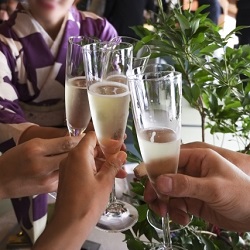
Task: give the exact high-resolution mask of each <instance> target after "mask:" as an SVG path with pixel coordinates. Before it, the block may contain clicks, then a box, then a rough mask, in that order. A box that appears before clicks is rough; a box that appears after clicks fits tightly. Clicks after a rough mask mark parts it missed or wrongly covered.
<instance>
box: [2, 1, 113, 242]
mask: <svg viewBox="0 0 250 250" xmlns="http://www.w3.org/2000/svg"><path fill="white" fill-rule="evenodd" d="M76 35H81V36H88V37H96V38H99V39H100V40H103V41H108V40H110V39H111V38H112V37H114V36H116V35H117V32H116V30H115V28H114V27H113V26H112V25H111V24H110V23H109V22H108V21H107V20H106V19H105V18H101V17H99V16H97V15H95V14H94V13H90V12H81V11H79V10H78V9H77V8H76V7H75V5H74V1H73V0H39V1H37V0H27V1H23V2H22V3H19V4H18V6H17V9H16V11H15V12H14V13H13V14H12V15H11V16H10V18H9V19H8V20H7V21H5V22H3V23H2V24H1V25H0V62H1V67H0V152H5V151H6V150H8V149H10V148H11V147H14V146H16V145H18V144H21V143H23V142H25V141H28V140H30V139H32V138H44V139H49V138H57V137H63V136H65V135H66V134H67V129H66V128H65V107H64V84H65V60H66V50H67V42H68V38H69V37H70V36H76ZM12 203H13V206H14V208H15V212H16V216H17V220H18V221H19V223H20V225H21V226H22V228H23V229H24V230H25V232H27V233H28V234H29V236H30V238H31V240H32V241H35V240H36V239H37V238H38V236H39V235H40V234H41V232H42V231H43V229H44V227H45V224H46V220H47V195H46V194H44V195H38V196H34V197H33V199H32V198H30V197H24V198H22V199H12Z"/></svg>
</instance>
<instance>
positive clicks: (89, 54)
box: [83, 43, 138, 232]
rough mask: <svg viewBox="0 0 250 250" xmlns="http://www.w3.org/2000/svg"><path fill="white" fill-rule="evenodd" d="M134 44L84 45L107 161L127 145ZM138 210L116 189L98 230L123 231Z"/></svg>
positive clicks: (94, 117) (91, 98) (96, 124)
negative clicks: (129, 75) (118, 195)
mask: <svg viewBox="0 0 250 250" xmlns="http://www.w3.org/2000/svg"><path fill="white" fill-rule="evenodd" d="M132 49H133V47H132V45H131V44H125V43H121V44H119V45H116V46H113V45H112V43H97V44H90V45H86V46H84V50H83V51H84V59H85V60H84V62H85V70H86V77H87V84H88V97H89V104H90V110H91V115H92V120H93V124H94V128H95V132H96V136H97V139H98V142H99V144H100V147H101V149H102V151H103V153H104V155H105V157H106V158H108V157H109V156H110V155H112V154H115V153H117V152H118V151H119V150H120V149H121V147H122V144H123V142H124V136H125V129H126V124H127V118H128V113H129V102H130V93H129V89H128V86H127V78H126V71H127V70H128V69H129V67H131V65H132ZM137 217H138V213H137V210H136V209H135V208H134V207H133V206H132V205H130V204H128V203H125V202H123V201H118V200H117V199H116V195H115V187H114V188H113V192H112V193H111V195H110V201H109V204H108V206H107V209H106V211H105V213H104V214H103V215H102V216H101V218H100V221H99V223H98V224H97V227H98V228H99V229H102V230H105V231H112V232H119V231H124V230H126V229H128V228H129V227H131V226H132V225H134V224H135V222H136V221H137Z"/></svg>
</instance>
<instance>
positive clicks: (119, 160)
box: [97, 151, 127, 182]
mask: <svg viewBox="0 0 250 250" xmlns="http://www.w3.org/2000/svg"><path fill="white" fill-rule="evenodd" d="M126 158H127V154H126V153H125V152H123V151H120V152H118V153H117V154H115V155H112V156H110V157H109V158H108V159H107V160H106V161H105V163H104V164H103V165H102V167H101V169H100V171H99V172H98V173H97V176H98V177H99V178H102V177H105V179H106V180H107V181H108V182H109V181H112V180H114V178H115V176H116V175H117V174H118V172H119V171H120V170H121V167H122V166H123V163H124V162H125V161H126Z"/></svg>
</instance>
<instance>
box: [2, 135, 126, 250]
mask: <svg viewBox="0 0 250 250" xmlns="http://www.w3.org/2000/svg"><path fill="white" fill-rule="evenodd" d="M80 139H81V138H79V137H64V138H55V139H33V140H29V141H28V142H25V143H23V144H21V145H18V146H16V147H14V148H12V149H10V150H8V151H7V152H5V153H4V154H3V155H2V156H1V157H0V200H1V199H3V198H7V197H9V198H10V197H20V195H22V194H25V193H26V194H28V193H29V194H32V193H33V194H35V193H36V192H38V193H39V192H40V191H41V188H42V189H43V188H45V189H46V188H47V189H46V190H47V191H48V188H49V187H50V188H52V189H51V190H53V182H57V178H55V176H57V175H58V174H59V185H58V194H57V199H56V203H55V210H54V213H53V216H52V219H51V220H50V221H49V223H48V225H47V226H46V228H45V230H44V232H43V233H42V235H41V236H40V237H39V238H38V240H37V241H36V243H35V244H34V246H32V249H36V250H38V249H50V250H53V249H55V250H57V249H80V248H81V246H82V244H83V242H84V241H85V240H86V239H87V237H88V235H89V234H90V232H91V231H92V229H93V228H94V227H95V225H96V223H97V222H98V220H99V218H100V216H101V214H102V213H103V211H104V210H105V208H106V205H107V203H108V200H109V195H110V192H111V190H112V187H113V184H114V180H115V177H116V176H117V177H121V178H122V177H125V175H126V172H125V171H124V170H123V169H122V165H123V164H124V163H125V161H126V156H127V155H126V153H125V152H123V151H120V152H118V153H116V154H115V155H112V156H111V157H109V158H108V159H107V160H105V161H103V159H102V160H101V161H100V160H98V159H99V158H102V157H103V155H102V153H101V150H100V148H99V147H98V145H97V138H96V135H95V133H94V132H93V131H90V132H88V133H87V134H86V135H85V136H84V137H83V139H82V140H81V141H80V142H79V140H80ZM37 142H40V145H38V144H37ZM78 142H79V144H78ZM76 144H78V145H77V146H76ZM68 151H69V153H68V156H65V154H66V153H67V152H68ZM29 152H33V153H34V154H35V157H31V156H29ZM50 153H52V154H57V155H51V156H48V155H49V154H50ZM44 155H47V159H44ZM59 158H60V159H63V158H64V160H63V161H62V162H61V163H60V166H59V164H58V165H57V166H54V165H56V164H49V162H51V163H52V162H53V161H54V162H55V161H56V162H58V160H59ZM18 159H20V160H23V161H26V160H28V162H27V164H26V165H24V164H23V162H21V164H23V165H22V168H21V169H20V166H19V164H18ZM41 162H47V163H48V165H50V168H47V166H44V170H43V171H41V169H40V167H42V166H41ZM31 169H32V170H33V171H31ZM39 169H40V170H39ZM12 170H13V171H12ZM25 172H26V176H25V175H24V173H25ZM52 173H53V174H52ZM46 174H47V175H48V176H46ZM53 175H54V176H53ZM46 182H51V184H52V186H51V185H49V184H48V183H46ZM20 183H21V184H22V185H21V187H19V185H20ZM86 201H87V202H86Z"/></svg>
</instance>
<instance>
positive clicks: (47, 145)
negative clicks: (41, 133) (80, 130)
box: [35, 136, 81, 156]
mask: <svg viewBox="0 0 250 250" xmlns="http://www.w3.org/2000/svg"><path fill="white" fill-rule="evenodd" d="M35 140H39V141H38V142H37V143H39V144H38V145H40V147H41V148H42V152H44V155H47V156H50V155H57V154H62V153H65V152H68V151H70V150H71V149H73V148H74V147H75V146H76V145H77V144H78V142H79V141H80V140H81V137H78V136H77V137H76V136H74V137H69V136H66V137H60V138H54V139H48V140H44V139H35Z"/></svg>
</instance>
